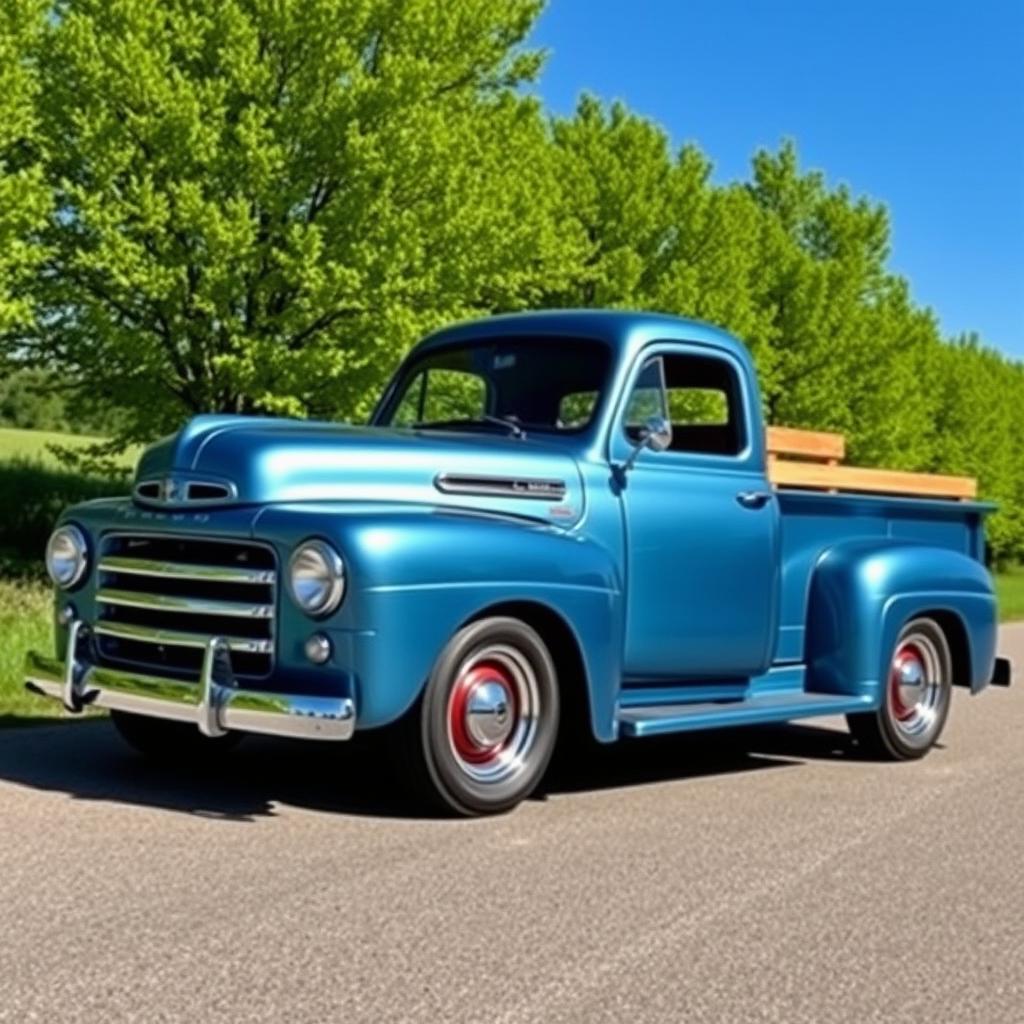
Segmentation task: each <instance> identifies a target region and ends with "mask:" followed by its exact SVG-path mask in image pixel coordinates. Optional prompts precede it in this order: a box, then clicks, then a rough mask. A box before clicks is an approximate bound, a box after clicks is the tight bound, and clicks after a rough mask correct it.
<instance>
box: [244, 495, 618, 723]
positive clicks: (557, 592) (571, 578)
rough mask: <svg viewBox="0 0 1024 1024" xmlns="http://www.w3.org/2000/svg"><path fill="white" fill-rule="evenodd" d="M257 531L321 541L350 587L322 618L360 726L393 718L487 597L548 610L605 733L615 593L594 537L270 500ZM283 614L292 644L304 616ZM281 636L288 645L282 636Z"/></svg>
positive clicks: (613, 576)
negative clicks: (579, 665) (344, 656)
mask: <svg viewBox="0 0 1024 1024" xmlns="http://www.w3.org/2000/svg"><path fill="white" fill-rule="evenodd" d="M258 532H259V533H260V535H266V534H271V535H275V536H276V538H277V543H278V544H279V545H280V546H281V547H282V549H283V548H284V547H286V546H288V545H292V546H293V545H294V544H296V543H298V542H299V541H300V540H302V539H304V538H305V537H307V536H320V537H324V538H326V539H328V540H330V541H331V542H332V543H334V544H335V545H336V546H337V547H338V550H339V551H340V552H341V553H342V555H343V556H344V559H345V562H346V565H347V568H348V580H349V593H348V595H347V597H346V599H345V602H344V604H343V605H342V609H341V610H340V611H339V613H338V615H337V616H336V617H335V620H334V621H332V622H329V623H326V624H325V625H326V626H328V627H333V631H335V632H337V633H338V634H339V636H340V635H343V636H344V638H345V640H346V641H347V645H348V646H349V647H350V649H351V652H352V653H351V660H352V663H351V665H350V666H347V667H348V668H349V671H350V677H351V685H352V686H353V687H354V689H355V697H356V706H357V714H358V719H359V724H360V727H366V728H373V727H376V726H381V725H386V724H388V723H389V722H392V721H394V720H396V719H397V718H399V717H401V715H403V714H404V713H405V712H406V711H407V710H408V709H409V708H410V707H411V706H412V704H413V703H414V702H415V701H416V699H417V697H418V696H419V694H420V692H421V690H422V688H423V685H424V683H425V682H426V679H427V677H428V676H429V674H430V670H431V668H432V666H433V664H434V662H435V661H436V660H437V657H438V655H439V654H440V652H441V650H442V648H443V647H444V645H445V644H446V643H447V642H448V640H449V638H450V637H451V636H452V635H453V634H454V633H455V632H456V630H457V629H458V628H459V627H460V626H461V625H463V624H464V623H465V622H466V621H468V620H469V619H472V618H474V617H476V616H478V615H479V614H480V613H481V612H483V611H485V610H486V609H487V608H489V607H492V606H495V605H498V604H505V603H508V602H525V603H528V604H532V605H539V606H542V607H543V608H544V609H545V610H546V611H548V612H552V613H554V614H556V615H558V616H559V617H560V618H561V620H562V622H563V623H564V624H565V625H566V626H567V627H568V629H569V630H570V631H571V633H572V635H573V637H574V638H575V640H576V642H577V645H578V647H579V650H580V653H581V655H582V660H583V664H584V669H585V672H586V676H587V678H586V688H587V690H588V692H589V696H590V712H591V720H592V725H593V729H594V733H595V735H596V736H598V737H599V738H601V739H611V738H613V736H614V728H615V724H614V723H615V698H616V694H617V691H618V685H619V680H620V678H621V651H622V637H621V631H622V622H623V614H622V592H621V586H620V582H619V576H618V571H617V567H616V565H615V563H614V561H613V559H612V557H611V555H610V554H609V553H608V552H607V551H605V550H604V549H603V548H601V547H600V546H598V545H597V544H595V543H594V542H593V541H590V540H588V539H586V538H583V537H581V536H579V535H578V534H575V533H571V532H567V531H564V530H560V529H558V528H555V527H551V526H547V525H544V524H540V523H530V522H526V521H520V520H511V519H507V518H500V517H495V516H481V515H464V514H453V513H450V512H442V511H438V510H436V509H430V508H424V509H422V510H418V509H408V508H405V509H402V510H398V509H394V508H392V509H388V508H386V507H384V506H380V507H378V508H376V509H372V510H371V509H365V510H361V511H356V510H345V509H344V508H343V507H342V506H335V507H334V508H333V509H330V508H328V507H326V506H320V507H318V508H316V509H313V508H309V507H304V506H292V507H290V508H289V507H278V508H276V509H274V510H268V512H267V513H266V514H265V515H264V516H261V518H260V522H259V527H258ZM282 553H283V550H282ZM286 618H287V617H286V616H284V615H283V616H282V622H283V625H282V632H285V631H295V632H296V637H295V639H294V643H299V642H300V641H301V638H302V637H304V635H305V634H306V633H308V630H309V624H308V620H305V621H304V622H303V621H302V620H301V619H299V618H297V617H296V616H292V617H291V625H290V626H289V625H286V624H285V620H286ZM299 634H301V636H300V635H299ZM282 640H283V641H284V642H285V643H287V644H292V638H291V637H290V636H289V637H286V636H282Z"/></svg>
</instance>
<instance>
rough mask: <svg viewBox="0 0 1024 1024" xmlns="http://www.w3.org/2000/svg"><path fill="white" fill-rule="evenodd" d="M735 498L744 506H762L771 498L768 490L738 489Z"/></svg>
mask: <svg viewBox="0 0 1024 1024" xmlns="http://www.w3.org/2000/svg"><path fill="white" fill-rule="evenodd" d="M736 500H737V501H738V502H739V503H740V504H741V505H742V506H743V507H744V508H764V507H765V505H767V504H768V502H769V501H771V500H772V495H771V492H770V491H740V493H739V494H737V495H736Z"/></svg>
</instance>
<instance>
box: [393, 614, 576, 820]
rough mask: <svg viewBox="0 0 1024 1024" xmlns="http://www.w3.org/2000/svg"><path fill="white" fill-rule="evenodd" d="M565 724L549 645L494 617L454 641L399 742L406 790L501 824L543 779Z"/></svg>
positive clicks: (517, 623) (405, 722)
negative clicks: (408, 787)
mask: <svg viewBox="0 0 1024 1024" xmlns="http://www.w3.org/2000/svg"><path fill="white" fill-rule="evenodd" d="M558 717H559V695H558V680H557V677H556V674H555V666H554V662H553V661H552V658H551V654H550V653H549V651H548V649H547V646H546V645H545V643H544V641H543V640H542V639H541V637H540V636H539V635H538V633H537V632H536V631H535V630H534V629H532V628H531V627H530V626H528V625H526V623H524V622H521V621H520V620H518V619H512V618H505V617H493V618H488V619H480V620H479V621H477V622H473V623H470V624H469V625H468V626H465V627H464V628H463V629H460V630H459V631H458V632H457V633H456V634H455V635H454V636H453V637H452V638H451V640H450V641H449V642H448V644H447V645H446V647H445V648H444V650H443V651H442V652H441V655H440V656H439V658H438V659H437V663H436V664H435V665H434V669H433V671H432V672H431V675H430V679H429V681H428V682H427V686H426V689H425V690H424V692H423V695H422V697H421V698H420V700H419V701H418V702H417V704H416V705H415V707H414V708H413V709H412V711H411V712H410V713H409V714H408V715H407V717H406V719H405V720H403V722H402V727H401V728H400V729H399V730H398V731H397V732H396V734H395V738H396V740H397V741H398V742H399V744H400V745H401V749H400V751H399V753H400V755H401V760H402V761H404V762H405V769H406V772H407V773H408V781H409V782H411V783H412V784H413V785H415V786H417V788H418V789H419V790H420V793H421V795H423V796H425V797H427V798H428V799H429V800H430V801H431V802H432V803H433V804H434V805H435V806H439V807H441V808H442V809H444V810H447V811H449V812H455V813H457V814H462V815H466V816H470V815H481V814H496V813H499V812H501V811H507V810H510V809H511V808H513V807H515V806H516V805H517V804H518V803H520V801H522V800H524V799H526V797H528V796H529V795H530V793H532V792H533V790H534V789H535V788H536V786H537V784H538V783H539V782H540V781H541V779H542V778H543V776H544V772H545V770H546V769H547V766H548V762H549V761H550V760H551V754H552V751H553V750H554V745H555V738H556V736H557V735H558Z"/></svg>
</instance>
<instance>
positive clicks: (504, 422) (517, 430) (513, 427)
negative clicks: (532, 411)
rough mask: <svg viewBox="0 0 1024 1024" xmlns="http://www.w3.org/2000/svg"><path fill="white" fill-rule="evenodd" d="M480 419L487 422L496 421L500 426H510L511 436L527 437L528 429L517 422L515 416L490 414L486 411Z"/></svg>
mask: <svg viewBox="0 0 1024 1024" xmlns="http://www.w3.org/2000/svg"><path fill="white" fill-rule="evenodd" d="M480 419H482V420H483V421H484V422H485V423H494V424H495V425H496V426H499V427H508V432H509V435H510V436H511V437H526V431H525V430H523V428H522V427H521V426H520V425H519V424H518V423H517V422H516V419H515V417H514V416H508V417H505V416H488V415H487V413H484V414H483V415H482V416H481V417H480Z"/></svg>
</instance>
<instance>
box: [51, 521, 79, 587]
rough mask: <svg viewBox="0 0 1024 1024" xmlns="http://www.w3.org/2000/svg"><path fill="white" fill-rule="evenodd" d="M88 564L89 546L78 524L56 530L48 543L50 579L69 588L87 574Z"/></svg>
mask: <svg viewBox="0 0 1024 1024" xmlns="http://www.w3.org/2000/svg"><path fill="white" fill-rule="evenodd" d="M88 564H89V548H88V545H87V544H86V542H85V535H84V534H83V533H82V531H81V530H80V529H79V528H78V527H77V526H61V527H60V528H59V529H57V530H54V532H53V533H52V534H51V536H50V539H49V541H48V542H47V545H46V571H47V572H48V573H49V574H50V579H51V580H53V582H54V583H56V584H57V586H58V587H61V588H62V589H64V590H67V589H68V588H69V587H73V586H74V585H75V584H76V583H77V582H78V581H79V580H80V579H81V578H82V577H83V576H84V575H85V570H86V568H87V566H88Z"/></svg>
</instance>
